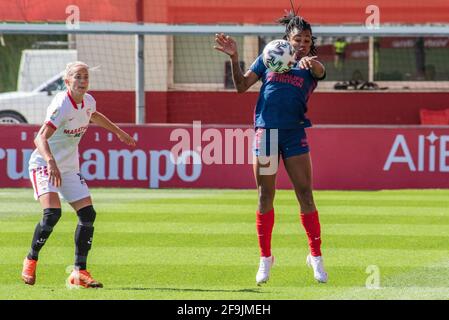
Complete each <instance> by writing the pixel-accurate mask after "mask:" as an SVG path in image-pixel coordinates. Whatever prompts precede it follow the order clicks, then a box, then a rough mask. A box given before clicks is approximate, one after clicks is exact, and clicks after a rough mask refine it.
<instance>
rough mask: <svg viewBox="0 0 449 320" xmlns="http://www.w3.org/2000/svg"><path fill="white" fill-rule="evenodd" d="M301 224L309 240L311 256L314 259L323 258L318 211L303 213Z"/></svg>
mask: <svg viewBox="0 0 449 320" xmlns="http://www.w3.org/2000/svg"><path fill="white" fill-rule="evenodd" d="M301 222H302V225H303V226H304V229H305V230H306V233H307V237H308V238H309V248H310V254H311V255H312V256H314V257H318V256H321V227H320V220H319V218H318V211H315V212H312V213H308V214H304V213H301Z"/></svg>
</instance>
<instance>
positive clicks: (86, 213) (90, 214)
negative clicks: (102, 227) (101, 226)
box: [76, 205, 97, 227]
mask: <svg viewBox="0 0 449 320" xmlns="http://www.w3.org/2000/svg"><path fill="white" fill-rule="evenodd" d="M76 214H77V215H78V220H79V222H78V224H80V225H82V226H86V227H92V226H93V224H94V221H95V217H96V216H97V213H96V212H95V210H94V207H93V206H92V205H90V206H87V207H84V208H81V209H79V210H78V211H77V212H76Z"/></svg>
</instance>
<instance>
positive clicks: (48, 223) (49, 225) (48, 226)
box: [41, 208, 61, 231]
mask: <svg viewBox="0 0 449 320" xmlns="http://www.w3.org/2000/svg"><path fill="white" fill-rule="evenodd" d="M60 218H61V208H47V209H44V216H43V217H42V220H41V227H42V229H44V230H47V231H51V230H53V227H54V226H55V225H56V224H57V223H58V221H59V219H60Z"/></svg>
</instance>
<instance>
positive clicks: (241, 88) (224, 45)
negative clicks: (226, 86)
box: [214, 33, 259, 93]
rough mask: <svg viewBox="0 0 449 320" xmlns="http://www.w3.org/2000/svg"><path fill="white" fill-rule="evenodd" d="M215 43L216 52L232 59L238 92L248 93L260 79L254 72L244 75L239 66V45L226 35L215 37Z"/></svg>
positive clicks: (233, 74)
mask: <svg viewBox="0 0 449 320" xmlns="http://www.w3.org/2000/svg"><path fill="white" fill-rule="evenodd" d="M215 43H216V45H215V46H214V49H215V50H218V51H221V52H223V53H225V54H227V55H228V56H229V57H230V58H231V67H232V80H233V81H234V85H235V88H236V89H237V92H239V93H242V92H245V91H247V90H248V89H249V88H250V87H251V86H252V85H253V84H255V83H256V82H257V80H259V77H258V76H257V74H255V73H254V72H252V71H248V72H246V73H245V74H243V71H242V69H240V64H239V55H238V51H237V43H236V42H235V40H234V39H233V38H232V37H230V36H228V35H225V34H224V33H217V34H216V35H215Z"/></svg>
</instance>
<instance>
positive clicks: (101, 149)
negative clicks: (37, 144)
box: [0, 125, 449, 197]
mask: <svg viewBox="0 0 449 320" xmlns="http://www.w3.org/2000/svg"><path fill="white" fill-rule="evenodd" d="M38 129H39V127H38V126H32V125H21V126H19V125H17V126H15V125H2V126H0V188H2V187H29V188H30V197H31V193H32V190H31V184H30V181H29V177H28V171H27V163H28V159H29V156H30V154H31V152H32V150H33V137H34V134H35V133H36V132H37V131H38ZM124 129H125V130H126V131H127V132H129V133H130V134H132V135H133V136H134V137H135V138H136V139H137V141H138V144H137V146H136V147H135V148H130V147H127V146H126V145H124V144H123V143H121V142H120V141H118V139H117V138H116V137H115V136H113V135H112V134H108V133H107V132H106V131H105V130H104V129H101V128H98V127H95V126H92V127H90V128H89V130H88V131H87V133H86V134H85V136H84V137H83V140H82V143H81V145H80V160H81V172H82V174H83V175H84V176H85V178H86V180H87V181H88V183H89V186H91V187H123V188H127V187H139V188H149V187H151V188H254V187H255V183H254V178H253V173H252V165H251V162H252V159H251V156H249V155H248V151H249V152H250V145H251V143H250V142H249V141H250V140H251V138H250V137H249V138H248V139H247V140H242V141H243V142H242V143H241V144H238V143H237V142H236V141H237V140H236V139H235V138H233V135H235V136H239V134H238V133H240V134H243V133H245V132H249V133H252V132H253V130H252V129H251V128H248V127H233V128H232V127H230V126H227V127H226V128H223V127H221V128H217V127H216V126H210V127H202V128H200V129H197V130H196V131H195V132H193V131H192V128H191V126H183V127H182V126H169V125H145V126H135V125H127V126H125V127H124ZM245 130H248V131H245ZM212 136H213V139H210V137H212ZM240 136H241V135H240ZM181 137H182V138H181ZM308 140H309V144H310V146H311V150H312V158H313V170H314V187H315V188H316V189H338V190H340V189H348V190H375V189H396V188H449V126H446V127H387V126H384V127H349V128H348V127H335V126H327V127H326V126H324V127H318V128H317V127H315V128H312V129H309V130H308ZM180 145H182V146H183V147H184V149H182V150H183V151H184V152H183V153H182V154H183V156H184V158H183V159H191V157H193V156H194V157H193V159H197V160H198V162H195V164H194V165H192V164H186V163H185V162H182V161H175V160H176V158H173V159H175V160H171V159H172V158H171V157H172V156H173V154H180V153H179V152H175V147H179V146H180ZM212 146H213V147H212ZM212 151H213V152H212ZM207 155H213V160H214V161H210V162H206V161H209V160H210V159H211V157H209V158H208V157H207ZM208 159H209V160H208ZM277 184H278V187H279V188H291V184H290V182H289V180H288V178H287V175H286V173H285V170H284V169H283V166H281V169H280V173H279V176H278V180H277Z"/></svg>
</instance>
